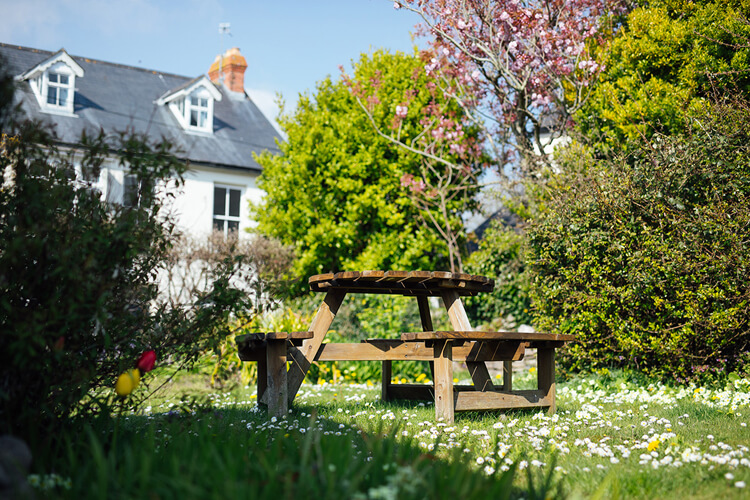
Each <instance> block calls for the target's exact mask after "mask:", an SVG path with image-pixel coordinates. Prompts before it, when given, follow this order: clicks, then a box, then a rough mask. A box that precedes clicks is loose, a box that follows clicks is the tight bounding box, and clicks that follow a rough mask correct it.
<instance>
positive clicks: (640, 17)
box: [576, 0, 750, 149]
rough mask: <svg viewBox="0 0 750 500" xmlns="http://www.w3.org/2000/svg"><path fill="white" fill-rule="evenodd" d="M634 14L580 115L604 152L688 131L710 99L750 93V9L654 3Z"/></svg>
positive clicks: (604, 58) (605, 54)
mask: <svg viewBox="0 0 750 500" xmlns="http://www.w3.org/2000/svg"><path fill="white" fill-rule="evenodd" d="M645 4H646V5H645V6H643V7H639V8H636V9H634V10H633V11H632V12H631V13H630V14H629V15H628V16H627V20H626V22H625V24H624V27H623V28H622V30H621V32H620V33H619V34H618V35H617V36H616V37H614V38H613V39H612V40H611V42H610V44H609V46H607V47H603V48H602V49H601V57H600V59H601V61H600V62H601V63H602V64H603V65H604V67H605V68H606V69H605V71H604V72H603V73H602V74H601V75H600V81H599V83H598V84H597V86H596V88H595V90H594V92H593V93H592V95H591V98H590V99H589V101H588V102H587V104H586V105H585V106H584V108H583V109H582V110H581V111H580V112H578V113H577V115H576V121H577V123H578V126H579V129H580V130H582V131H583V132H584V133H585V134H586V135H587V136H588V137H589V138H592V139H594V140H595V141H596V142H598V143H599V146H600V147H605V148H612V147H614V148H615V149H617V148H618V147H620V146H621V145H622V144H623V141H625V140H633V139H634V138H635V137H637V136H639V135H645V136H647V137H648V136H650V135H651V134H653V133H655V132H661V133H674V132H680V131H683V130H684V127H685V124H686V120H685V117H686V116H689V115H691V114H694V113H700V112H701V110H702V108H703V106H704V105H705V99H706V98H707V97H708V96H710V95H713V94H722V93H724V92H734V93H741V94H743V95H748V92H750V43H748V42H749V41H750V23H748V21H747V18H748V17H749V16H750V3H748V2H746V1H741V0H730V1H726V0H720V1H716V0H712V1H706V0H702V1H686V0H654V1H650V2H647V3H645Z"/></svg>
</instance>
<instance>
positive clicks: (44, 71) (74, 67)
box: [16, 50, 83, 115]
mask: <svg viewBox="0 0 750 500" xmlns="http://www.w3.org/2000/svg"><path fill="white" fill-rule="evenodd" d="M76 76H77V77H79V78H80V77H82V76H83V68H81V67H80V66H79V65H78V64H77V63H76V62H75V61H74V60H73V58H72V57H70V56H69V55H68V53H67V52H65V51H64V50H61V51H60V52H58V53H57V54H55V55H54V56H52V57H51V58H49V59H47V60H45V61H43V62H42V63H40V64H38V65H36V66H35V67H33V68H31V69H30V70H29V71H27V72H26V73H24V74H22V75H19V76H17V77H16V80H21V81H23V80H28V81H29V84H30V85H31V89H32V90H33V91H34V95H35V96H36V99H37V102H38V103H39V107H40V108H41V110H42V111H44V112H47V113H54V114H64V115H73V101H74V100H75V79H76Z"/></svg>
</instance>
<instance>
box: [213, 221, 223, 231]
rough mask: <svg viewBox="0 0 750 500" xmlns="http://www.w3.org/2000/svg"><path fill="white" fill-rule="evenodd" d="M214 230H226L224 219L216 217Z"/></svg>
mask: <svg viewBox="0 0 750 500" xmlns="http://www.w3.org/2000/svg"><path fill="white" fill-rule="evenodd" d="M214 231H221V232H222V233H223V232H224V221H223V220H219V219H214Z"/></svg>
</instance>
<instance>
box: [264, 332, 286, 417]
mask: <svg viewBox="0 0 750 500" xmlns="http://www.w3.org/2000/svg"><path fill="white" fill-rule="evenodd" d="M267 345H268V347H267V349H266V358H267V360H268V361H267V363H268V388H267V391H268V413H269V415H273V416H275V417H279V418H281V417H283V416H284V415H286V413H287V411H288V409H289V406H288V399H287V376H286V375H287V374H286V339H284V340H269V341H268V344H267Z"/></svg>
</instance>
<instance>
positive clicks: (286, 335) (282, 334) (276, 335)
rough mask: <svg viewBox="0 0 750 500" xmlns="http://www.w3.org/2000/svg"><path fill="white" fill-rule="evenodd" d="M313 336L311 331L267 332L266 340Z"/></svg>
mask: <svg viewBox="0 0 750 500" xmlns="http://www.w3.org/2000/svg"><path fill="white" fill-rule="evenodd" d="M311 338H313V332H268V333H266V339H268V340H287V339H288V340H300V339H311Z"/></svg>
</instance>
